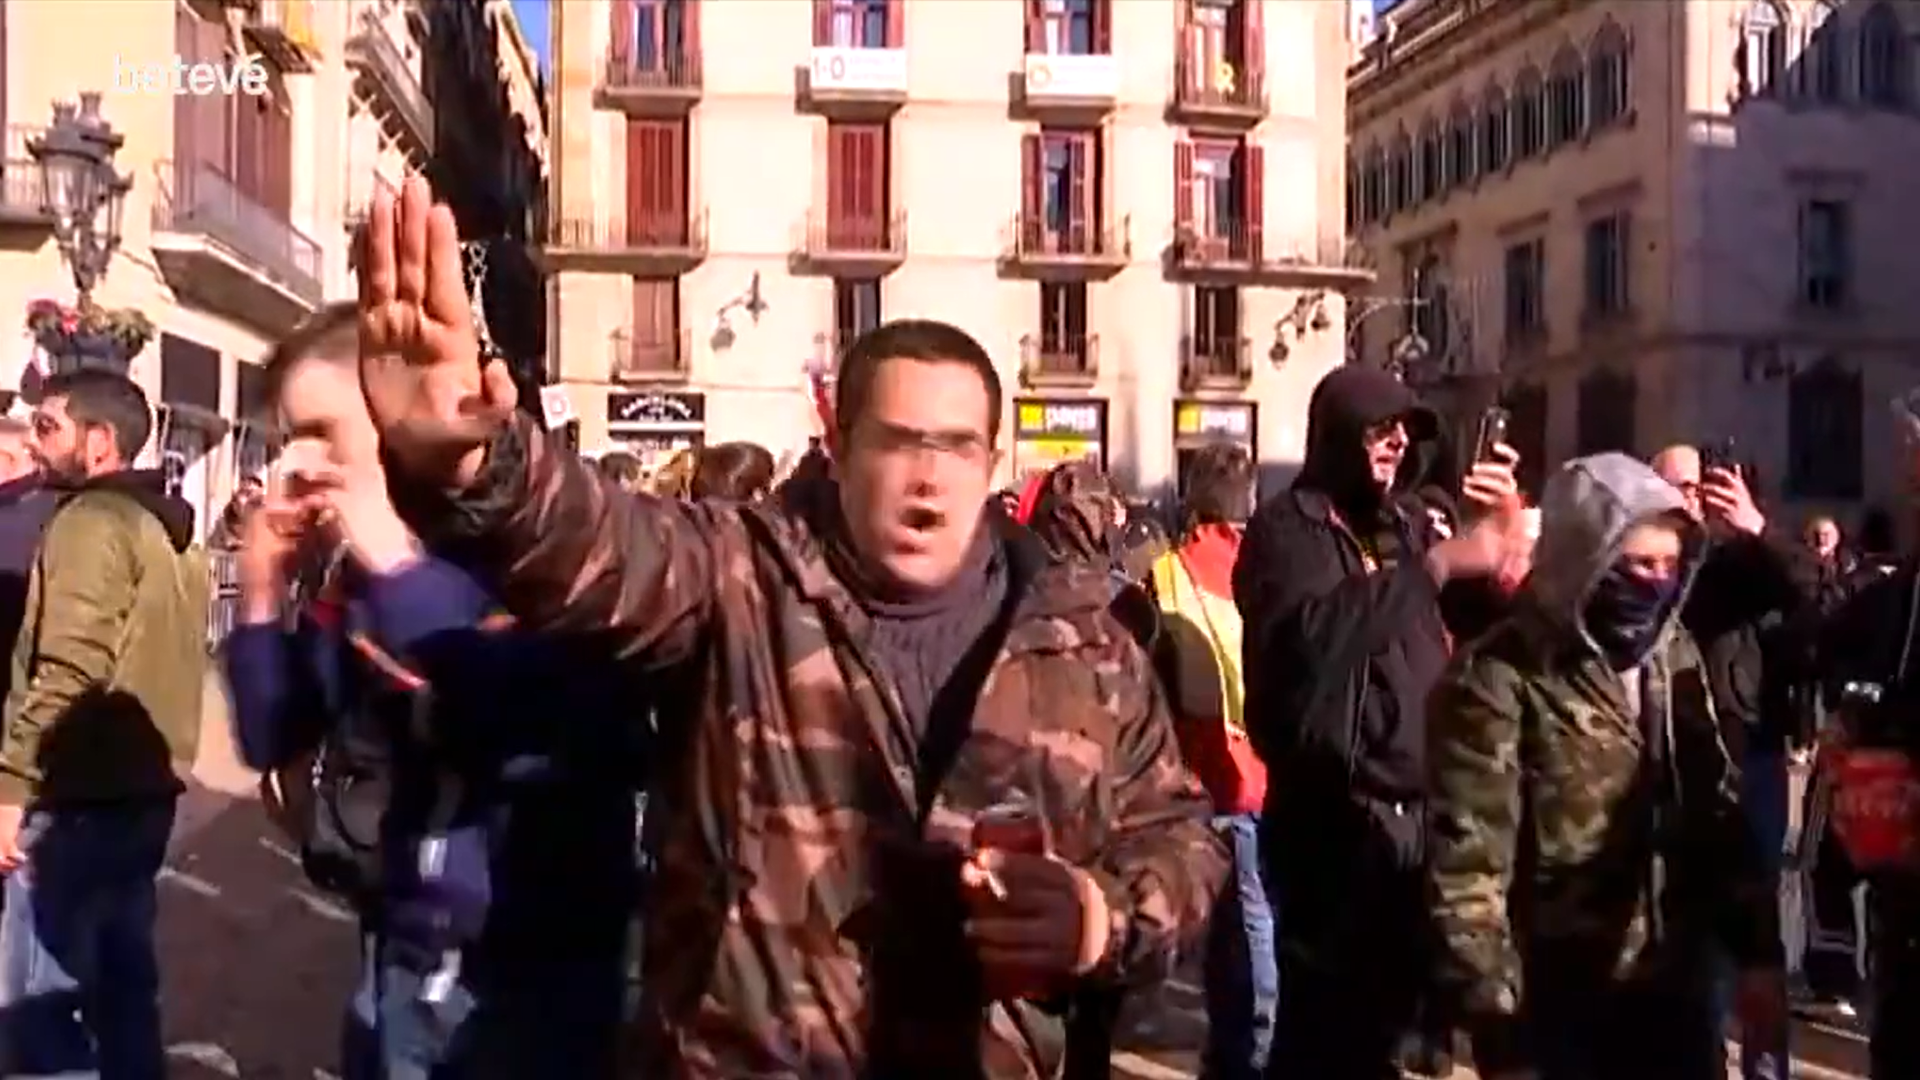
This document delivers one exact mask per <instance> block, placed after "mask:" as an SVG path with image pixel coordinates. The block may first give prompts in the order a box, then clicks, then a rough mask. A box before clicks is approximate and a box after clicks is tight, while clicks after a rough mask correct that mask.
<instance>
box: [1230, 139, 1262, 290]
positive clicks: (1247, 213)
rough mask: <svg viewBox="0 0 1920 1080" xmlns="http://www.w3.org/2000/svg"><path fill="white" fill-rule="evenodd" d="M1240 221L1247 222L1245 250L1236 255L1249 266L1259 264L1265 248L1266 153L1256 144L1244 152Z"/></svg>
mask: <svg viewBox="0 0 1920 1080" xmlns="http://www.w3.org/2000/svg"><path fill="white" fill-rule="evenodd" d="M1239 171H1240V199H1241V207H1240V219H1241V221H1242V222H1244V223H1245V224H1244V231H1243V232H1242V234H1241V235H1242V236H1243V237H1245V239H1244V241H1243V242H1242V243H1243V244H1244V247H1245V250H1243V251H1240V252H1236V253H1235V254H1236V255H1238V256H1239V257H1240V258H1242V259H1245V260H1247V261H1248V262H1259V261H1260V260H1261V258H1262V252H1263V249H1264V247H1265V244H1266V216H1267V214H1266V210H1267V151H1266V148H1265V147H1263V146H1260V145H1259V144H1257V143H1247V144H1246V146H1245V147H1243V148H1242V149H1241V162H1240V170H1239Z"/></svg>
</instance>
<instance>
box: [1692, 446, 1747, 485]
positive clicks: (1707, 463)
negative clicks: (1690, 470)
mask: <svg viewBox="0 0 1920 1080" xmlns="http://www.w3.org/2000/svg"><path fill="white" fill-rule="evenodd" d="M1734 451H1735V446H1734V442H1733V440H1732V439H1731V438H1726V439H1720V440H1718V441H1716V442H1711V443H1708V444H1707V445H1705V446H1703V447H1701V448H1700V475H1701V476H1702V477H1705V476H1706V474H1707V473H1709V472H1712V471H1713V470H1715V469H1724V470H1726V471H1727V472H1739V471H1740V461H1739V459H1738V458H1736V457H1735V456H1734Z"/></svg>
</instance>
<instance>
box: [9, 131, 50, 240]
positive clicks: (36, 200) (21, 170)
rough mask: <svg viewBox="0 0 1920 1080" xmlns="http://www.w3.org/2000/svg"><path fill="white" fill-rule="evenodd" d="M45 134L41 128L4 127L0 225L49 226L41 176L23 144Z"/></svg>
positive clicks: (37, 166) (38, 165) (48, 213)
mask: <svg viewBox="0 0 1920 1080" xmlns="http://www.w3.org/2000/svg"><path fill="white" fill-rule="evenodd" d="M46 133H47V129H46V127H45V126H44V125H41V124H8V125H7V130H6V145H5V146H4V147H3V148H0V223H6V224H13V225H51V224H52V223H53V211H51V210H50V209H48V207H47V191H46V184H45V181H44V179H43V177H44V176H45V173H44V172H43V171H42V170H41V168H40V163H39V162H37V161H35V160H33V155H32V154H31V153H29V152H28V150H27V143H28V142H29V141H31V140H33V139H37V138H39V137H41V136H42V135H45V134H46Z"/></svg>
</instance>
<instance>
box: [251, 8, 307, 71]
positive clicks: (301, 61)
mask: <svg viewBox="0 0 1920 1080" xmlns="http://www.w3.org/2000/svg"><path fill="white" fill-rule="evenodd" d="M240 29H241V33H243V34H245V35H246V39H247V44H249V45H252V46H253V47H254V48H256V49H259V50H260V54H261V55H262V56H265V57H266V58H267V59H269V60H272V61H273V62H274V63H275V64H276V65H278V66H279V68H280V70H281V71H285V72H288V73H289V74H303V75H304V74H306V73H308V72H311V71H312V70H313V66H314V61H315V60H317V59H319V57H320V39H319V37H318V35H316V34H315V32H314V26H313V0H259V3H257V4H256V5H254V6H253V7H252V8H251V9H250V11H249V12H248V14H247V17H246V19H245V21H243V22H242V23H241V24H240Z"/></svg>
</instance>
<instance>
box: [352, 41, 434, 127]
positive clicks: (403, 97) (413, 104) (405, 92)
mask: <svg viewBox="0 0 1920 1080" xmlns="http://www.w3.org/2000/svg"><path fill="white" fill-rule="evenodd" d="M346 59H347V65H348V66H349V67H351V68H353V69H355V70H357V71H361V72H364V73H365V74H366V75H367V77H368V78H369V79H371V80H372V81H373V83H374V85H375V86H377V87H379V89H380V91H381V96H383V97H384V98H386V100H387V103H388V104H389V105H390V106H392V108H393V111H394V112H395V113H397V114H398V115H399V118H400V122H401V123H402V124H403V125H404V126H405V127H406V128H407V129H408V130H409V131H411V132H412V133H413V134H414V136H415V138H417V139H418V140H419V141H420V142H421V143H422V145H424V146H426V147H428V148H431V147H432V146H433V141H434V124H433V106H432V105H431V104H430V103H429V102H428V101H427V94H426V91H425V90H424V89H422V88H421V86H420V76H419V75H418V74H417V73H415V71H414V70H413V67H412V65H410V64H408V63H407V58H406V55H405V54H404V53H402V52H401V51H400V46H399V44H398V43H397V42H395V41H394V40H393V34H392V33H391V32H390V31H389V30H388V29H387V27H386V24H385V23H384V22H382V21H381V20H380V18H379V16H378V15H377V14H376V13H375V12H373V11H368V12H367V13H366V14H365V15H363V16H362V17H361V19H360V26H359V29H358V30H357V31H356V32H355V33H354V35H353V36H352V37H350V38H348V39H347V52H346Z"/></svg>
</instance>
